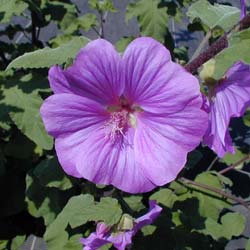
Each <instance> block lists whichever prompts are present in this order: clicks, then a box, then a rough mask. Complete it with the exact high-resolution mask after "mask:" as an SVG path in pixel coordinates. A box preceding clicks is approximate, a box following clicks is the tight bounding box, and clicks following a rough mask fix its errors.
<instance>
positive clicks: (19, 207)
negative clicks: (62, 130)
mask: <svg viewBox="0 0 250 250" xmlns="http://www.w3.org/2000/svg"><path fill="white" fill-rule="evenodd" d="M212 2H216V1H210V3H212ZM236 2H238V1H231V3H233V4H234V5H236ZM197 3H198V4H200V5H198V7H197V5H195V4H197ZM192 4H193V5H192ZM203 4H206V6H210V5H209V3H208V2H207V1H192V0H176V1H174V0H164V1H160V0H138V1H118V0H117V1H114V3H113V2H112V1H108V0H104V1H96V0H89V1H73V0H72V1H70V0H64V1H49V0H33V1H32V0H24V1H22V0H8V1H6V0H0V23H1V26H0V70H1V71H0V204H1V206H0V249H8V250H9V249H11V250H15V249H25V250H26V249H49V250H57V249H65V250H67V249H69V250H70V249H74V250H77V249H82V246H81V245H80V244H79V237H82V236H87V235H88V234H89V233H90V232H92V231H94V230H95V223H96V222H97V221H100V220H102V221H105V222H106V223H107V224H109V225H113V224H115V223H117V222H118V221H119V219H120V217H121V214H122V213H125V212H126V213H130V214H132V215H133V216H134V217H137V216H139V215H141V214H143V213H144V212H145V211H146V207H147V205H148V199H156V200H157V201H158V202H159V203H160V205H161V206H163V207H164V211H163V213H162V214H161V216H160V218H159V219H158V220H157V221H156V222H155V223H154V225H150V226H147V227H145V228H144V229H143V230H142V232H141V233H139V234H138V235H137V236H136V237H135V239H134V243H133V245H132V249H158V250H160V249H194V250H195V249H225V248H226V249H238V248H243V249H250V241H249V239H248V238H249V210H248V209H247V208H246V207H245V206H243V205H242V204H239V202H237V201H235V200H233V199H231V198H230V197H228V196H227V197H225V196H224V195H222V194H221V193H220V194H218V193H215V192H212V191H209V190H206V189H204V188H202V187H197V186H194V185H192V183H190V182H189V181H187V180H195V182H196V183H200V184H203V185H204V184H205V185H208V186H210V187H213V188H216V189H217V190H219V191H222V192H224V193H225V194H229V196H230V195H233V197H238V198H240V199H241V200H240V201H241V202H242V201H243V202H245V203H247V202H248V201H249V196H250V191H249V188H248V187H249V184H250V181H249V165H248V161H247V160H248V154H249V145H248V143H247V142H248V141H249V140H248V138H249V130H248V127H247V126H249V114H248V113H247V114H246V115H245V117H244V118H243V119H236V120H234V121H233V122H232V131H231V135H232V136H233V138H234V142H235V144H236V145H237V153H236V155H234V156H231V155H227V156H226V157H225V158H224V159H217V158H216V156H215V154H214V153H212V152H211V151H210V150H209V149H208V148H206V147H202V146H200V147H199V148H198V149H197V150H195V151H193V152H192V153H190V154H189V158H188V162H187V164H186V167H185V169H184V171H183V172H182V173H181V175H180V177H179V178H178V180H177V181H175V182H173V183H171V184H169V185H166V186H164V187H162V188H158V189H155V190H153V191H152V192H150V193H146V194H144V195H129V194H126V193H123V192H120V191H119V190H116V189H114V188H113V187H104V186H96V185H94V184H93V183H89V182H87V181H86V180H83V179H81V180H79V179H74V178H71V177H69V176H66V175H65V174H64V173H63V171H62V170H61V167H60V165H59V163H58V161H57V158H56V155H55V151H54V149H53V139H52V138H51V137H50V136H48V135H47V133H46V131H45V130H44V127H43V124H42V122H41V118H40V115H39V107H40V105H41V103H42V100H43V99H44V98H46V97H47V96H49V95H50V94H51V90H50V89H49V85H48V80H47V72H48V68H49V67H50V66H51V65H53V64H61V65H63V66H64V67H66V66H67V65H70V63H71V62H72V60H73V58H74V56H75V55H76V53H77V52H78V50H79V49H80V48H81V47H82V46H84V45H85V44H86V43H87V42H88V41H89V39H94V38H97V37H98V34H97V33H100V34H99V35H104V37H105V38H106V39H108V40H110V41H111V42H113V43H114V44H115V45H116V47H117V49H118V50H119V51H120V52H122V51H123V50H124V48H125V47H126V45H127V44H128V43H129V42H130V41H131V40H132V39H133V38H134V37H136V36H138V35H139V34H141V35H148V36H153V37H154V38H155V39H157V40H159V41H161V42H162V43H164V44H165V46H167V47H168V48H169V49H170V50H171V52H172V56H173V59H175V60H176V61H178V62H179V63H182V64H185V63H187V62H188V60H189V59H190V58H191V57H192V55H193V53H194V51H195V50H196V48H197V47H198V46H199V44H200V39H198V38H202V37H203V36H204V35H205V34H207V33H208V32H209V31H211V33H212V36H211V37H210V39H209V43H210V44H211V43H213V42H214V41H216V39H218V37H220V36H221V35H222V34H223V32H224V31H225V30H226V31H227V29H228V26H229V27H231V26H233V24H234V23H235V22H237V21H238V19H239V11H238V12H237V11H236V12H235V9H233V10H234V11H232V13H231V12H230V11H229V9H226V10H224V12H223V11H222V12H221V15H220V18H221V16H222V17H224V15H225V13H229V19H227V18H225V19H223V18H222V21H221V23H219V25H218V23H216V22H217V21H218V20H219V19H216V18H215V16H214V13H213V12H212V14H211V13H210V16H209V18H208V19H209V20H214V22H215V23H212V24H211V23H208V22H207V20H206V18H205V14H208V9H209V8H208V7H206V8H204V6H203ZM190 6H191V7H190ZM238 6H239V4H238ZM210 7H211V6H210ZM86 8H87V9H86ZM188 8H189V12H187V10H188ZM199 8H200V9H199ZM211 8H212V11H213V10H214V9H213V7H211ZM214 8H220V7H219V6H217V5H214ZM195 10H198V11H195ZM201 10H205V13H203V12H202V11H201ZM230 10H232V9H230ZM190 11H191V14H190ZM234 12H235V13H236V14H235V13H234ZM187 13H189V18H188V17H187ZM197 13H198V14H200V16H199V15H198V14H197ZM101 17H102V18H103V19H105V22H103V23H104V24H103V25H104V29H100V18H101ZM212 17H213V18H212ZM102 31H103V34H102ZM237 39H238V40H237ZM249 40H250V31H249V30H246V31H243V33H237V32H235V33H234V40H233V41H232V42H231V44H230V46H231V47H233V48H234V49H235V47H236V48H237V49H238V51H239V52H241V53H236V54H237V55H235V53H234V54H233V55H232V54H230V51H229V52H228V51H226V52H224V54H223V52H222V53H221V54H220V55H219V56H218V57H216V62H217V65H216V70H217V71H216V74H217V76H220V72H223V70H224V69H226V68H227V67H229V66H230V65H228V62H229V63H230V62H231V61H234V60H239V59H242V56H244V60H245V61H246V62H248V63H250V53H249V49H248V48H249V45H247V44H250V43H249V42H250V41H249ZM29 52H30V53H29ZM24 53H28V54H24ZM221 58H222V59H221ZM225 58H229V59H230V60H231V61H230V60H227V61H226V62H225ZM6 67H8V70H5V69H6ZM241 159H245V160H244V161H242V162H241V164H236V165H237V168H236V169H235V170H232V171H228V172H227V173H226V174H224V175H222V174H220V173H219V171H220V170H222V169H224V168H226V167H227V166H229V165H231V164H234V163H237V162H238V161H239V160H241ZM211 163H212V164H211ZM235 242H236V246H235V244H234V243H235ZM34 245H35V248H34ZM32 247H33V248H32ZM108 248H109V246H107V247H106V248H105V249H108Z"/></svg>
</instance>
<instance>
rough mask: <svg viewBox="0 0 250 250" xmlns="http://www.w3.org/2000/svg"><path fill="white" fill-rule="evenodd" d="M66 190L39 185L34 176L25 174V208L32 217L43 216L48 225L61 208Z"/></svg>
mask: <svg viewBox="0 0 250 250" xmlns="http://www.w3.org/2000/svg"><path fill="white" fill-rule="evenodd" d="M68 196H69V194H68V192H66V191H64V192H61V191H60V190H58V189H55V188H46V187H44V186H41V185H40V183H39V181H38V180H37V178H36V177H34V176H31V175H30V174H28V175H27V176H26V198H25V201H26V202H27V205H28V206H27V209H28V211H29V213H30V214H31V215H32V216H34V217H37V218H39V217H43V219H44V223H45V225H49V224H50V223H51V222H52V221H53V220H54V219H55V218H56V216H57V215H58V214H59V213H60V211H61V210H62V208H63V206H64V204H65V203H66V201H67V199H68Z"/></svg>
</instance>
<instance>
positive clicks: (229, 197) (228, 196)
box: [180, 177, 249, 209]
mask: <svg viewBox="0 0 250 250" xmlns="http://www.w3.org/2000/svg"><path fill="white" fill-rule="evenodd" d="M180 181H182V182H184V183H186V184H189V185H192V186H196V187H200V188H203V189H205V190H209V191H212V192H214V193H216V194H219V195H221V196H223V197H226V198H228V199H231V200H233V201H235V202H237V203H240V204H241V205H242V206H244V207H246V208H247V209H249V207H248V204H247V203H246V202H245V201H244V200H243V199H241V198H238V197H236V196H234V195H232V194H229V193H226V192H223V191H222V190H220V189H218V188H215V187H211V186H208V185H206V184H202V183H198V182H195V181H191V180H189V179H186V178H184V177H181V178H180Z"/></svg>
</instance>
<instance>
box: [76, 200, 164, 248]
mask: <svg viewBox="0 0 250 250" xmlns="http://www.w3.org/2000/svg"><path fill="white" fill-rule="evenodd" d="M149 205H150V208H149V212H148V213H147V214H145V215H143V216H142V217H139V218H138V219H136V220H132V218H129V217H124V218H127V219H126V220H127V221H125V223H124V221H123V222H122V227H123V228H119V225H118V228H117V231H116V232H112V231H111V229H110V228H108V227H107V226H106V225H105V224H104V223H98V224H97V227H96V232H95V233H91V234H90V235H89V237H87V238H81V239H80V242H81V243H82V244H83V245H84V248H83V249H84V250H96V249H99V248H100V247H102V246H103V245H105V244H107V243H111V244H113V246H114V247H115V248H116V249H118V250H124V249H125V248H126V246H128V245H130V244H131V243H132V237H133V236H134V235H135V234H136V233H137V232H138V231H139V230H140V229H141V228H142V227H144V226H146V225H149V224H151V223H152V222H153V221H154V220H155V219H156V218H157V217H158V216H159V215H160V213H161V210H162V208H161V207H160V206H158V205H157V204H156V202H155V201H149ZM125 216H126V215H125ZM119 224H120V223H119ZM126 224H127V225H126ZM130 225H131V226H130Z"/></svg>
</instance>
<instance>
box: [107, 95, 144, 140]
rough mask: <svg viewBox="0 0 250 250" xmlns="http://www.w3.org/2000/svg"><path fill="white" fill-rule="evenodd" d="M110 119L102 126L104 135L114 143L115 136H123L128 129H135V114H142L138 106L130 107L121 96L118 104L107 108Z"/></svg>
mask: <svg viewBox="0 0 250 250" xmlns="http://www.w3.org/2000/svg"><path fill="white" fill-rule="evenodd" d="M107 110H108V111H109V112H110V119H109V120H108V121H107V122H106V124H105V125H104V127H105V129H106V135H107V136H108V137H109V138H110V139H111V140H112V141H114V140H115V138H116V137H117V136H123V137H124V136H125V132H126V131H127V129H128V128H129V127H136V114H135V113H137V112H143V109H141V108H140V107H139V106H136V105H130V104H129V102H128V101H127V100H126V99H125V98H124V97H123V96H121V97H120V99H119V104H118V105H114V106H108V107H107Z"/></svg>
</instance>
